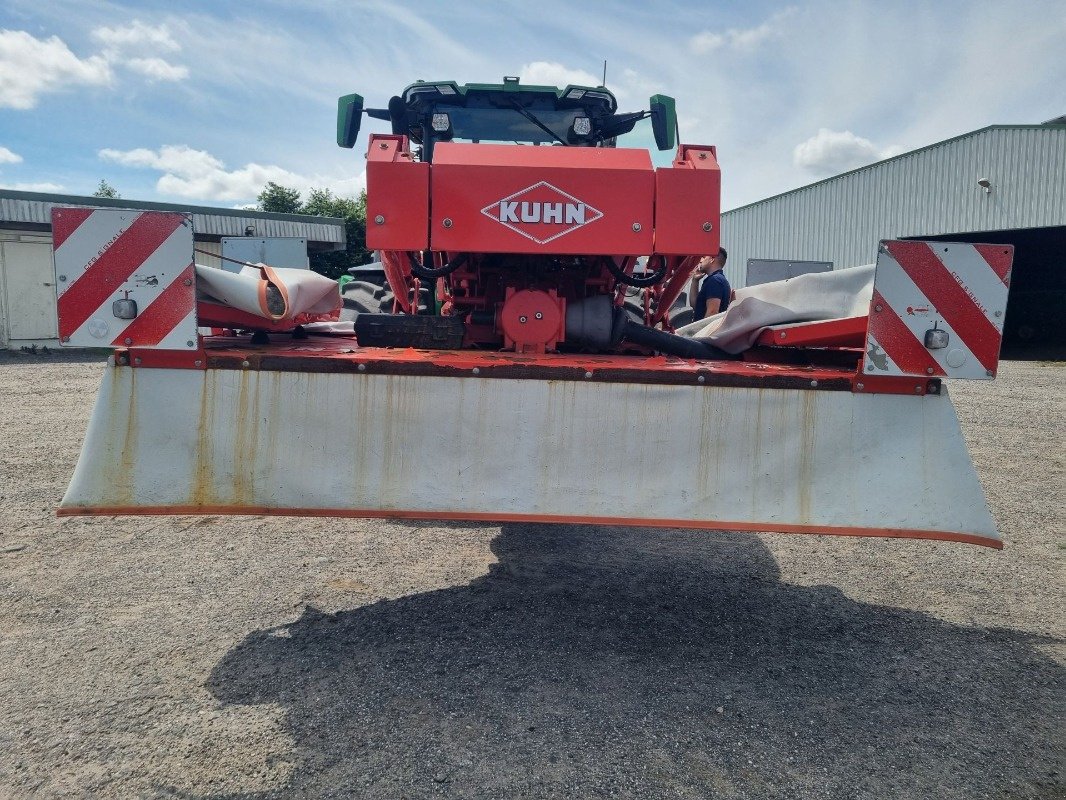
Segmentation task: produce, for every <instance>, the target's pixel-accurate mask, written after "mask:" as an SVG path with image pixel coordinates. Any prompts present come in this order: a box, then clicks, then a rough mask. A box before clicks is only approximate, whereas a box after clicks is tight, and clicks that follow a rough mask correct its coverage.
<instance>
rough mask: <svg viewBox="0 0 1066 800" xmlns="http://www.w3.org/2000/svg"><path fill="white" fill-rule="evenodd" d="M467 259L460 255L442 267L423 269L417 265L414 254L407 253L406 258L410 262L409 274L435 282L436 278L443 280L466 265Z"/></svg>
mask: <svg viewBox="0 0 1066 800" xmlns="http://www.w3.org/2000/svg"><path fill="white" fill-rule="evenodd" d="M468 257H469V256H468V255H467V254H466V253H460V254H459V255H457V256H456V257H455V258H453V259H452V260H451V261H449V262H448V263H447V264H445V265H444V266H443V267H423V266H422V265H421V264H419V263H418V259H417V258H415V254H414V253H412V252H408V253H407V258H408V260H409V261H410V262H411V272H413V273H414V274H415V275H417V276H418V277H419V278H424V279H425V280H435V279H436V278H443V277H444V276H445V275H451V274H452V273H453V272H455V271H456V270H457V269H459V267H461V266H462V265H463V264H465V263H466V259H467V258H468ZM427 260H428V258H427Z"/></svg>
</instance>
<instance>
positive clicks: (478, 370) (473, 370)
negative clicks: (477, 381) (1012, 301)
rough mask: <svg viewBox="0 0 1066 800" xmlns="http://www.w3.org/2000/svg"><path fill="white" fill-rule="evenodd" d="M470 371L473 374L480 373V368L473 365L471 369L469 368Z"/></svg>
mask: <svg viewBox="0 0 1066 800" xmlns="http://www.w3.org/2000/svg"><path fill="white" fill-rule="evenodd" d="M470 371H471V372H473V373H474V374H475V375H480V374H481V370H480V369H478V368H477V367H474V368H473V369H472V370H470Z"/></svg>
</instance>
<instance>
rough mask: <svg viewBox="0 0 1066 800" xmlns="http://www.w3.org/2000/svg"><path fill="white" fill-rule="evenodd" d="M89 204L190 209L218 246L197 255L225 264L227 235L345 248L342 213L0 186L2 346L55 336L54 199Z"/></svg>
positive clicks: (198, 228) (205, 246) (208, 240)
mask: <svg viewBox="0 0 1066 800" xmlns="http://www.w3.org/2000/svg"><path fill="white" fill-rule="evenodd" d="M53 206H91V207H99V208H135V209H143V210H148V211H181V212H184V213H187V214H192V223H193V231H194V238H195V240H196V244H197V247H198V248H200V249H202V250H206V251H209V252H212V253H215V254H216V257H215V258H212V257H210V256H206V255H202V254H201V255H198V256H197V261H198V262H199V263H201V264H207V265H208V266H216V267H217V266H221V262H220V261H219V260H218V258H217V255H218V254H220V253H221V248H222V245H221V242H222V237H223V236H256V237H297V238H303V239H306V240H307V248H308V250H309V251H322V250H343V249H344V246H345V229H344V220H341V219H332V218H329V217H313V216H307V215H303V214H273V213H267V212H259V211H246V210H243V209H227V208H211V207H208V206H185V205H177V204H170V203H151V202H141V201H135V200H124V199H117V200H111V199H107V198H100V197H79V196H75V195H56V194H38V193H36V192H15V191H8V190H0V347H9V348H17V347H19V346H23V345H25V344H30V343H44V344H49V343H56V344H57V343H58V339H57V337H58V330H57V323H56V293H55V286H54V282H55V275H54V269H53V266H52V216H51V215H52V207H53Z"/></svg>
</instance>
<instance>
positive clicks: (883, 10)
mask: <svg viewBox="0 0 1066 800" xmlns="http://www.w3.org/2000/svg"><path fill="white" fill-rule="evenodd" d="M1063 41H1066V13H1063V9H1062V4H1061V1H1060V0H1054V1H1051V0H1049V1H1048V2H1040V0H1033V2H994V3H993V2H936V3H933V2H930V3H912V2H898V3H897V2H870V3H863V2H847V3H844V2H823V1H820V0H819V1H816V2H808V3H792V4H780V3H770V2H722V3H714V2H694V3H685V2H656V3H646V2H644V3H642V2H628V3H623V2H619V3H594V4H579V3H573V2H572V0H537V2H521V3H520V2H506V1H501V0H497V1H496V2H491V3H489V2H485V3H464V2H459V1H455V2H449V3H439V2H418V1H417V0H416V1H414V2H409V3H406V4H403V5H400V4H396V3H394V2H388V1H387V0H381V1H379V0H365V1H360V0H345V2H336V3H334V2H329V0H315V1H312V0H306V1H305V0H292V1H290V2H281V0H276V1H275V2H269V1H265V2H255V3H252V2H247V3H245V2H221V0H219V1H218V2H197V1H196V0H186V2H184V3H181V4H174V3H173V2H166V3H162V2H151V1H148V2H140V3H122V2H97V1H95V0H78V2H69V1H68V0H44V2H42V0H4V3H3V4H2V6H0V186H3V187H7V188H17V189H26V190H30V191H61V192H67V193H72V194H88V193H90V192H91V191H92V190H93V189H94V188H95V187H96V184H97V182H98V181H99V180H100V179H101V178H106V179H107V180H108V181H109V182H110V183H112V184H113V185H114V186H116V187H117V188H118V189H119V191H120V192H121V193H122V195H123V196H124V197H127V198H131V199H142V200H162V201H170V202H188V203H197V204H206V205H220V206H236V205H242V204H245V203H248V202H253V201H254V199H255V195H256V193H257V192H258V191H259V188H260V187H261V186H262V184H263V183H264V182H265V181H267V180H275V181H277V182H279V183H283V184H287V185H291V186H297V187H299V188H301V189H306V188H307V187H309V186H323V187H328V188H331V189H333V190H335V191H337V192H339V193H342V194H353V193H355V192H357V191H358V190H359V189H360V188H361V187H362V186H363V184H364V175H363V167H364V163H363V159H362V157H361V152H362V149H363V148H364V147H365V135H364V136H363V138H362V140H361V141H360V144H359V145H357V149H356V150H355V151H347V150H341V149H339V148H338V147H336V145H335V143H334V141H333V137H334V130H335V122H334V116H335V110H336V98H337V96H338V95H341V94H346V93H349V92H353V91H355V92H359V93H360V94H363V95H364V96H365V97H366V99H367V103H368V104H371V105H379V106H383V105H385V103H386V101H387V100H388V98H389V97H390V96H391V95H392V94H395V93H397V92H398V91H399V90H400V89H402V88H403V87H404V86H405V85H407V84H408V83H410V82H412V81H414V80H415V79H418V78H424V79H431V80H439V79H454V80H457V81H459V82H468V81H469V82H496V81H498V80H499V79H500V78H501V77H502V76H503V75H520V76H522V78H523V80H526V81H527V82H537V83H557V84H559V85H562V84H565V83H568V82H569V83H586V82H592V83H599V77H600V72H601V70H602V63H603V59H604V58H606V59H607V60H608V74H607V84H608V86H609V87H610V88H611V89H613V90H614V91H615V92H616V94H618V96H619V101H620V105H621V106H622V107H623V110H639V109H641V108H645V107H646V104H647V98H648V96H649V95H650V94H654V93H656V92H665V93H667V94H672V95H674V96H675V97H676V98H677V101H678V115H679V120H680V128H681V138H682V140H683V141H685V142H692V143H699V144H715V145H718V148H719V161H720V163H721V165H722V171H723V195H724V197H723V199H724V202H725V207H726V208H729V207H734V206H737V205H742V204H744V203H748V202H752V201H755V200H758V199H761V198H763V197H766V196H769V195H772V194H776V193H778V192H782V191H786V190H788V189H791V188H794V187H796V186H800V185H803V184H806V183H810V182H811V181H814V180H818V179H820V178H823V177H826V176H828V175H831V174H834V173H836V172H839V171H842V170H845V169H849V168H853V167H856V166H861V165H862V164H865V163H870V162H872V161H874V160H877V159H878V158H882V157H885V156H888V155H893V154H896V153H899V152H904V151H906V150H910V149H914V148H916V147H921V146H923V145H926V144H930V143H932V142H935V141H938V140H941V139H944V138H947V137H950V136H953V135H956V134H959V133H964V132H966V131H969V130H973V129H975V128H979V127H982V126H984V125H989V124H995V123H1026V124H1027V123H1038V122H1042V121H1044V120H1047V119H1050V118H1052V117H1056V116H1059V115H1062V114H1066V91H1064V90H1063V86H1066V48H1063V46H1062V43H1063ZM369 122H370V124H369V125H365V126H364V130H374V129H379V130H381V129H383V128H382V127H381V126H383V125H384V123H378V122H374V121H369ZM642 125H643V126H647V123H642ZM649 140H650V132H649V131H647V130H645V131H644V132H642V133H639V134H635V135H634V136H633V138H632V139H631V143H632V144H634V145H640V144H646V143H647V142H648V141H649ZM622 144H625V140H623V142H622Z"/></svg>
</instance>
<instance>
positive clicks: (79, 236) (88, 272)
mask: <svg viewBox="0 0 1066 800" xmlns="http://www.w3.org/2000/svg"><path fill="white" fill-rule="evenodd" d="M52 238H53V252H54V260H55V268H56V294H57V295H58V298H59V304H58V308H59V339H60V342H61V343H62V344H64V345H66V346H68V347H107V346H109V345H127V346H133V347H151V348H155V349H160V350H189V349H191V348H194V347H196V344H197V338H196V334H197V329H196V287H195V268H194V266H193V239H192V222H191V220H190V219H189V216H188V215H187V214H179V213H176V212H170V211H131V210H128V209H120V208H96V209H94V208H53V209H52Z"/></svg>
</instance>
